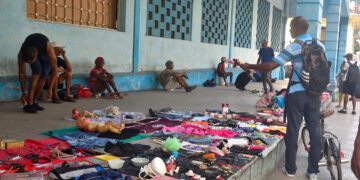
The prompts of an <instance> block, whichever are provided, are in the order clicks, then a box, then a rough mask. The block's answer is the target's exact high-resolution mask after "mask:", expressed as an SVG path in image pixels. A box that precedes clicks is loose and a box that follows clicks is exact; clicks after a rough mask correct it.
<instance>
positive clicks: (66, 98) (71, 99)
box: [63, 97, 76, 102]
mask: <svg viewBox="0 0 360 180" xmlns="http://www.w3.org/2000/svg"><path fill="white" fill-rule="evenodd" d="M63 100H64V101H67V102H76V100H75V99H73V98H71V97H64V99H63Z"/></svg>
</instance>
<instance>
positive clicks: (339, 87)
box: [336, 60, 347, 108]
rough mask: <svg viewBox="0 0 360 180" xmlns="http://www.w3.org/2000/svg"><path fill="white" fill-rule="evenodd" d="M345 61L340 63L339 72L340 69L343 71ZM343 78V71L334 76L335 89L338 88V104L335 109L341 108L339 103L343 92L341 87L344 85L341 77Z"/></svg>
mask: <svg viewBox="0 0 360 180" xmlns="http://www.w3.org/2000/svg"><path fill="white" fill-rule="evenodd" d="M345 63H347V62H346V60H345V61H344V62H343V63H341V66H340V70H341V69H344V65H345ZM344 76H345V72H344V71H342V70H341V71H340V73H339V74H338V75H337V76H336V78H337V87H338V91H339V104H338V105H337V106H336V107H338V108H339V107H341V102H342V99H343V96H344V90H343V85H344V81H343V77H344Z"/></svg>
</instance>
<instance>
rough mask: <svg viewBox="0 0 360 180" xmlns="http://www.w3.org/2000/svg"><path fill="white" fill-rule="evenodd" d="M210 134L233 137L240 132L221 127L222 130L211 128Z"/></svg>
mask: <svg viewBox="0 0 360 180" xmlns="http://www.w3.org/2000/svg"><path fill="white" fill-rule="evenodd" d="M209 134H211V135H214V136H220V137H225V138H232V137H234V136H235V135H237V134H238V133H237V132H232V131H230V130H227V129H221V130H209Z"/></svg>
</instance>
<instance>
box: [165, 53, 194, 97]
mask: <svg viewBox="0 0 360 180" xmlns="http://www.w3.org/2000/svg"><path fill="white" fill-rule="evenodd" d="M165 65H166V69H165V70H164V71H162V72H161V73H160V75H159V81H160V84H161V86H162V87H164V89H165V90H166V91H174V89H176V88H177V87H180V86H182V87H184V88H185V90H186V92H191V91H192V90H194V89H195V88H196V86H189V85H188V84H187V83H186V81H185V79H184V78H186V79H189V77H188V76H187V75H186V74H187V73H186V72H185V73H177V72H175V71H173V69H174V62H172V61H170V60H169V61H167V62H166V63H165ZM171 76H172V77H173V78H171Z"/></svg>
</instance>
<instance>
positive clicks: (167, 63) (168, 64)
mask: <svg viewBox="0 0 360 180" xmlns="http://www.w3.org/2000/svg"><path fill="white" fill-rule="evenodd" d="M171 64H174V62H172V61H171V60H168V61H166V63H165V65H166V66H170V65H171Z"/></svg>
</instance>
